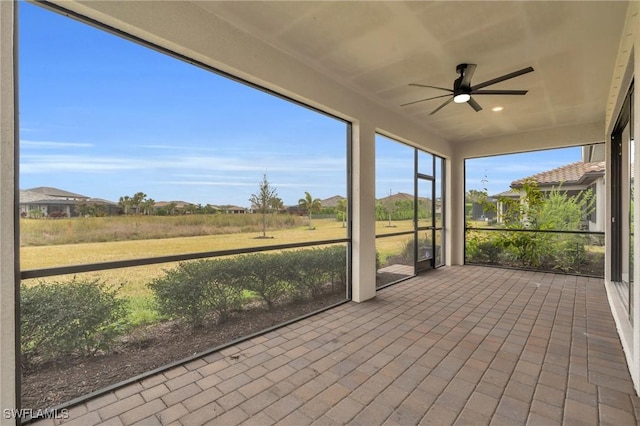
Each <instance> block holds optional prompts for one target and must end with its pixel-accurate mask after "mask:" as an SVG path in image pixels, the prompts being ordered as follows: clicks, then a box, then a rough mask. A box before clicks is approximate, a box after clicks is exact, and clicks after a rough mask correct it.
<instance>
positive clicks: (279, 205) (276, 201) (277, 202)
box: [271, 197, 284, 214]
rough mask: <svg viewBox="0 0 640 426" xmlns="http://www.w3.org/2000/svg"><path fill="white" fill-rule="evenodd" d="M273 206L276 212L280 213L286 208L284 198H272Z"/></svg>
mask: <svg viewBox="0 0 640 426" xmlns="http://www.w3.org/2000/svg"><path fill="white" fill-rule="evenodd" d="M271 208H272V209H273V213H274V214H276V213H279V212H280V210H282V209H283V208H284V202H283V201H282V198H279V197H274V198H273V200H271Z"/></svg>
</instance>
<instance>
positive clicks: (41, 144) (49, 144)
mask: <svg viewBox="0 0 640 426" xmlns="http://www.w3.org/2000/svg"><path fill="white" fill-rule="evenodd" d="M20 146H21V147H23V148H45V149H46V148H53V149H55V148H90V147H92V146H94V144H92V143H85V142H58V141H31V140H24V139H23V140H21V141H20Z"/></svg>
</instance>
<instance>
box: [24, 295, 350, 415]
mask: <svg viewBox="0 0 640 426" xmlns="http://www.w3.org/2000/svg"><path fill="white" fill-rule="evenodd" d="M344 299H345V297H344V294H342V293H339V294H336V293H333V294H326V295H323V296H322V297H319V298H316V299H314V300H312V301H306V302H302V303H293V304H287V305H282V306H276V307H274V308H273V309H272V310H266V309H264V308H262V307H254V308H252V309H247V310H243V311H240V312H237V313H235V314H233V316H232V317H231V319H230V320H228V321H227V322H225V323H224V324H218V325H212V326H209V327H202V328H199V329H191V328H189V327H187V326H185V325H183V324H180V323H178V322H166V323H160V324H154V325H152V326H147V327H144V328H140V329H137V330H135V331H134V332H132V333H131V334H129V335H127V336H124V337H123V338H121V339H120V340H119V341H118V343H117V344H116V345H115V346H114V347H113V348H112V349H111V350H110V351H109V352H107V353H99V354H96V355H94V356H91V357H86V356H77V357H72V356H69V357H65V358H64V359H60V360H57V361H54V362H47V363H41V364H36V365H32V366H29V368H27V369H24V370H23V374H22V408H31V409H34V410H37V409H44V408H50V407H54V406H58V405H60V404H63V403H65V402H68V401H70V400H72V399H74V398H77V397H80V396H82V395H86V394H88V393H90V392H94V391H97V390H100V389H104V388H105V387H107V386H110V385H113V384H116V383H119V382H122V381H124V380H127V379H130V378H132V377H135V376H137V375H140V374H142V373H145V372H147V371H150V370H153V369H156V368H158V367H162V366H164V365H167V364H170V363H172V362H175V361H179V360H182V359H185V358H187V357H191V356H193V355H196V354H198V353H202V352H204V351H207V350H210V349H212V348H215V347H217V346H220V345H223V344H225V343H229V342H232V341H234V340H236V339H239V338H241V337H243V336H248V335H251V334H254V333H257V332H260V331H262V330H265V329H267V328H269V327H272V326H275V325H278V324H282V323H284V322H286V321H289V320H293V319H295V318H299V317H301V316H303V315H305V314H307V313H310V312H314V311H316V310H319V309H322V308H324V307H326V306H330V305H332V304H334V303H338V302H340V301H342V300H344Z"/></svg>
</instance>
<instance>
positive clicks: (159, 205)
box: [134, 201, 195, 214]
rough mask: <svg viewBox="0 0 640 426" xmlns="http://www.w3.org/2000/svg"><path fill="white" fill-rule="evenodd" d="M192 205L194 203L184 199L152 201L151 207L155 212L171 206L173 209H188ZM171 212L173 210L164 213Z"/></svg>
mask: <svg viewBox="0 0 640 426" xmlns="http://www.w3.org/2000/svg"><path fill="white" fill-rule="evenodd" d="M192 206H195V204H193V203H188V202H186V201H156V202H154V203H153V209H154V210H155V211H156V212H158V211H161V210H165V211H166V210H167V209H168V208H172V209H174V210H181V211H189V209H190V208H191V207H192ZM134 211H135V210H134ZM173 213H174V212H167V213H166V214H173Z"/></svg>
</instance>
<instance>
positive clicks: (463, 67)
mask: <svg viewBox="0 0 640 426" xmlns="http://www.w3.org/2000/svg"><path fill="white" fill-rule="evenodd" d="M475 70H476V64H460V65H458V66H457V67H456V72H457V73H458V74H460V77H458V78H457V79H456V80H455V81H454V82H453V90H451V89H446V88H444V87H438V86H427V85H425V84H417V83H411V84H409V86H417V87H429V88H432V89H438V90H444V91H446V92H450V94H448V95H441V96H434V97H432V98H426V99H420V100H418V101H414V102H409V103H406V104H402V105H401V106H407V105H413V104H417V103H418V102H424V101H430V100H432V99H438V98H446V97H448V96H451V99H448V100H447V101H445V102H444V103H443V104H442V105H440V106H439V107H438V108H436V109H434V110H433V111H431V113H430V114H429V115H433V114H435V113H436V112H438V111H440V110H441V109H442V108H444V107H445V106H446V105H448V104H449V103H451V101H453V102H455V103H458V104H462V103H465V102H466V103H468V104H469V105H470V106H471V108H473V109H474V110H475V111H476V112H478V111H481V110H482V107H481V106H480V105H479V104H478V102H476V101H475V99H473V98H472V97H471V95H526V94H527V90H481V89H483V88H484V87H487V86H491V85H492V84H496V83H500V82H502V81H505V80H509V79H511V78H514V77H518V76H521V75H522V74H527V73H530V72H532V71H533V68H532V67H527V68H523V69H521V70H518V71H514V72H512V73H509V74H505V75H503V76H501V77H496V78H494V79H491V80H487V81H485V82H484V83H480V84H476V85H475V86H472V85H471V77H473V73H474V72H475Z"/></svg>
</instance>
